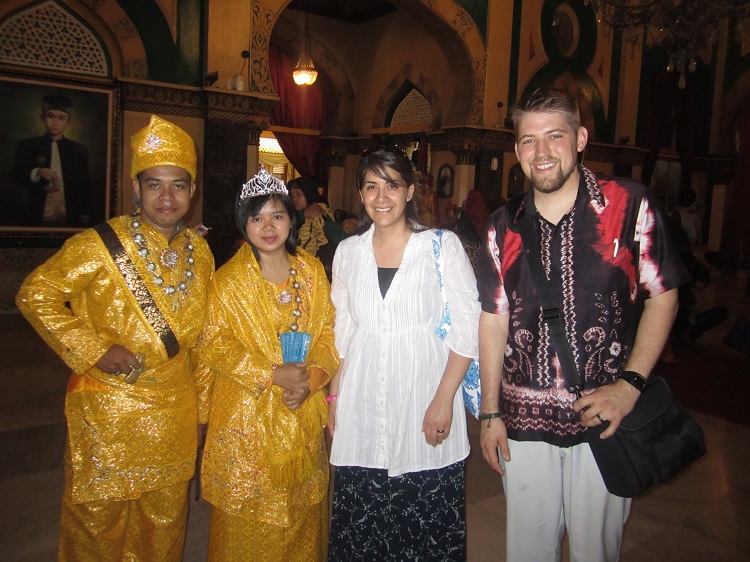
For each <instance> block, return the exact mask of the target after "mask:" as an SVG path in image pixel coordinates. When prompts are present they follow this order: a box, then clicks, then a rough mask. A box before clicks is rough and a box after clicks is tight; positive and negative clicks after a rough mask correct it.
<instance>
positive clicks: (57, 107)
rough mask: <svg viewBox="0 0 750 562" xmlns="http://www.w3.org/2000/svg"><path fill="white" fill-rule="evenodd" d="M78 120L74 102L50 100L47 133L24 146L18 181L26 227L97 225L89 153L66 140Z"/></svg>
mask: <svg viewBox="0 0 750 562" xmlns="http://www.w3.org/2000/svg"><path fill="white" fill-rule="evenodd" d="M72 115H73V106H72V104H71V102H70V99H68V98H66V97H64V96H59V95H48V96H44V98H43V100H42V113H41V115H40V117H41V120H42V122H43V123H44V127H45V129H46V131H45V133H44V134H43V135H42V136H39V137H31V138H27V139H22V140H21V141H19V143H18V146H17V148H16V155H15V159H14V164H13V172H12V182H13V185H14V186H15V192H16V196H17V201H16V202H15V205H17V208H18V209H19V215H20V218H21V224H23V225H29V226H42V225H44V226H91V224H90V220H91V208H90V203H91V200H92V192H91V176H90V172H89V159H88V151H87V150H86V147H85V146H84V145H82V144H81V143H78V142H76V141H74V140H71V139H69V138H67V137H65V130H66V129H67V127H68V125H70V121H71V119H72Z"/></svg>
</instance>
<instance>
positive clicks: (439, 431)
mask: <svg viewBox="0 0 750 562" xmlns="http://www.w3.org/2000/svg"><path fill="white" fill-rule="evenodd" d="M437 432H438V433H445V430H444V429H438V430H437Z"/></svg>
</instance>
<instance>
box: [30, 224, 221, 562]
mask: <svg viewBox="0 0 750 562" xmlns="http://www.w3.org/2000/svg"><path fill="white" fill-rule="evenodd" d="M139 222H140V225H139V227H138V228H134V227H133V217H128V216H122V217H117V218H114V219H112V220H110V221H109V222H108V223H106V224H108V225H109V227H111V229H110V230H107V232H108V233H109V241H110V242H112V243H114V244H117V243H118V241H119V243H120V244H121V247H120V248H119V251H118V252H117V253H116V258H115V259H113V257H112V254H111V252H110V249H109V248H108V247H107V246H106V245H105V241H104V240H103V239H102V235H100V234H99V233H98V232H97V231H96V230H94V229H88V230H85V231H83V232H81V233H80V234H77V235H75V236H74V237H72V238H71V239H70V240H68V241H67V242H66V243H65V245H64V246H63V247H62V249H61V250H60V251H59V252H57V253H56V254H55V255H54V256H53V257H52V258H50V259H49V260H48V261H47V262H46V263H44V264H43V265H42V266H40V267H39V268H37V269H36V270H35V271H34V272H33V273H32V274H31V275H29V277H28V278H27V279H26V280H25V281H24V283H23V285H22V287H21V290H20V292H19V294H18V296H17V299H16V302H17V304H18V308H19V309H20V310H21V312H23V314H24V315H25V316H26V318H27V320H28V321H29V322H30V323H31V325H32V326H33V327H34V328H35V329H36V331H37V332H38V333H39V334H40V335H41V337H42V338H43V339H44V340H45V341H46V342H47V344H48V345H49V346H50V347H52V349H53V350H54V351H55V352H56V353H57V354H58V355H59V356H60V357H61V358H62V359H63V360H64V361H65V362H66V363H67V364H68V366H69V367H70V368H71V369H73V374H72V375H71V377H70V381H69V383H68V391H67V396H66V403H65V414H66V417H67V422H68V442H67V451H66V490H65V496H64V498H63V514H62V523H61V527H62V528H61V544H60V559H61V560H76V561H83V560H95V561H96V562H102V561H106V560H113V561H115V560H118V561H119V560H125V559H128V560H144V561H145V560H159V561H165V560H176V561H179V560H180V559H181V557H182V541H183V538H184V528H185V520H186V512H187V499H186V491H187V490H186V487H187V482H188V480H189V479H190V478H191V477H192V476H193V472H194V467H195V464H194V463H195V452H196V445H197V444H196V433H197V432H196V427H197V426H196V424H197V421H198V420H197V417H198V416H197V400H196V390H195V383H194V378H193V376H192V368H191V359H190V350H191V348H192V347H193V346H194V345H195V343H196V341H197V340H198V336H199V334H200V330H201V327H202V325H203V318H204V314H205V306H206V297H207V290H208V284H209V280H210V278H211V275H212V273H213V269H214V261H213V256H212V254H211V251H210V249H209V248H208V244H206V242H205V241H204V240H203V238H201V237H200V236H199V235H198V234H196V233H195V232H193V231H192V230H190V229H187V228H185V229H182V230H180V231H179V232H177V234H175V235H174V237H173V238H172V240H171V241H170V242H169V243H168V242H167V240H166V238H165V237H164V235H163V234H161V233H160V232H159V231H158V230H156V229H155V228H153V227H151V226H150V225H149V224H147V223H145V222H143V221H139ZM137 234H140V235H141V236H142V238H137V237H136V235H137ZM137 240H140V242H137ZM143 248H146V249H147V251H148V254H147V255H146V257H144V256H143V255H142V253H143V252H142V250H143ZM139 250H141V253H139ZM190 262H192V263H190ZM149 263H152V264H154V265H153V266H150V265H148V264H149ZM118 267H119V268H121V269H118ZM150 268H151V269H153V271H151V270H150ZM121 270H122V271H121ZM122 272H125V273H126V275H127V277H123V273H122ZM188 272H189V273H188ZM157 277H160V278H161V279H162V283H161V284H160V283H159V281H158V279H157ZM139 279H140V282H139ZM181 283H184V284H185V285H184V287H180V284H181ZM167 287H180V289H182V290H180V289H177V290H175V292H174V294H167V292H168V290H167ZM144 288H145V289H147V290H148V292H147V293H146V291H144ZM134 290H135V292H136V294H135V295H134V292H133V291H134ZM149 295H150V297H151V298H150V299H149ZM66 303H69V307H68V306H66ZM165 342H166V343H165ZM114 344H120V345H123V346H124V347H126V348H128V349H129V350H130V351H131V352H133V353H140V354H142V355H143V357H145V360H144V363H145V366H146V370H145V371H144V372H143V373H142V374H141V376H140V378H139V379H138V381H137V382H136V383H135V384H128V383H126V382H125V381H124V380H123V378H122V377H118V376H114V375H112V374H108V373H105V372H103V371H100V370H99V369H98V368H97V367H96V363H97V361H98V360H99V359H100V358H101V357H102V356H103V355H104V353H105V352H106V351H107V350H108V349H109V348H110V347H111V346H112V345H114ZM151 494H157V495H156V496H153V495H151ZM123 500H130V501H123ZM133 502H143V503H141V504H138V505H141V507H140V508H139V507H134V506H133V505H132V503H133ZM144 506H145V507H144ZM136 512H148V513H149V514H148V515H144V516H142V517H141V519H139V518H138V516H137V514H136Z"/></svg>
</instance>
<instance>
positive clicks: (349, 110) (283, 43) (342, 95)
mask: <svg viewBox="0 0 750 562" xmlns="http://www.w3.org/2000/svg"><path fill="white" fill-rule="evenodd" d="M301 36H302V29H301V28H300V27H298V26H296V25H295V24H294V23H292V22H291V21H290V20H288V19H286V18H279V19H278V20H277V22H276V25H275V26H274V28H273V36H272V37H271V41H272V42H273V43H274V45H276V46H278V47H279V48H280V49H282V50H284V51H285V52H287V54H289V55H290V56H293V57H297V56H298V55H299V53H296V52H294V53H293V52H291V51H289V48H288V46H289V45H290V44H298V43H299V41H300V38H301ZM310 49H311V55H312V58H313V60H314V61H315V68H316V69H317V70H318V72H319V73H320V74H321V76H320V77H319V78H318V82H319V83H317V84H316V87H319V88H321V89H322V90H323V103H324V104H325V105H324V108H323V110H324V114H325V116H326V122H325V124H324V133H325V134H332V135H345V134H348V133H350V132H351V131H352V129H353V127H354V88H353V87H352V84H351V81H350V80H349V76H348V74H347V73H346V70H345V69H344V67H343V65H342V64H341V62H340V61H339V60H338V58H336V56H335V55H334V54H333V53H332V52H331V51H330V50H329V49H326V48H325V46H324V45H323V44H322V43H320V42H319V41H316V40H315V39H314V38H311V42H310ZM269 78H270V76H269ZM274 93H275V92H274Z"/></svg>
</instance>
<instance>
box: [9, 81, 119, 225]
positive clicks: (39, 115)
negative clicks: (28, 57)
mask: <svg viewBox="0 0 750 562" xmlns="http://www.w3.org/2000/svg"><path fill="white" fill-rule="evenodd" d="M116 103H117V90H116V88H115V87H114V86H113V85H111V84H109V83H98V82H93V81H91V82H88V81H73V80H64V79H60V80H57V79H49V78H39V77H33V76H25V75H13V74H5V73H0V107H2V108H3V110H2V111H1V112H0V237H11V238H19V239H21V240H28V239H33V238H36V239H55V238H58V239H64V238H67V237H68V236H70V235H71V234H73V233H75V232H78V231H80V230H82V229H84V228H87V227H90V226H94V225H96V224H98V223H100V222H102V221H104V220H106V219H108V218H110V216H111V215H112V213H113V209H114V206H115V193H114V192H115V185H116V174H117V169H116V168H117V165H116V163H117V152H118V147H117V146H116V145H117V142H116V140H115V138H114V137H115V133H116V131H118V130H119V129H118V126H117V119H118V117H117V111H116V107H117V105H116Z"/></svg>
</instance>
